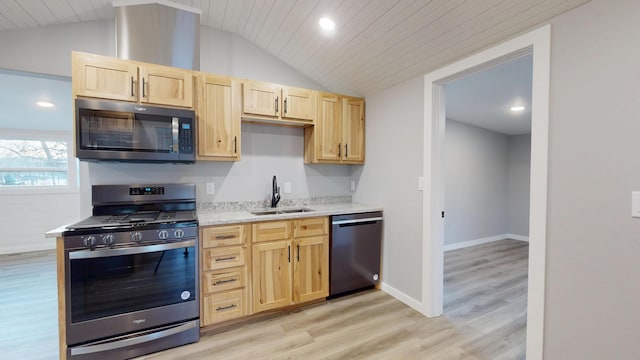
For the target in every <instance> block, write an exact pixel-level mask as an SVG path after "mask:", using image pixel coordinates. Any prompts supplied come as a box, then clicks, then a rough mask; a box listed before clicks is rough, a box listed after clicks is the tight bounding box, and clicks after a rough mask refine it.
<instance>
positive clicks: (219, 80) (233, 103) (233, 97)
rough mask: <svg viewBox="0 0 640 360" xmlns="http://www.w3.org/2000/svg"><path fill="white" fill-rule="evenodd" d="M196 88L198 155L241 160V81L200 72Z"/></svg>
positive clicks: (205, 158) (221, 159)
mask: <svg viewBox="0 0 640 360" xmlns="http://www.w3.org/2000/svg"><path fill="white" fill-rule="evenodd" d="M196 89H197V91H196V93H197V94H198V96H197V105H196V110H197V111H196V112H197V114H198V115H197V116H198V159H199V160H218V161H238V160H240V82H239V81H238V80H235V79H232V78H230V77H226V76H214V75H209V74H201V75H200V76H198V77H197V87H196Z"/></svg>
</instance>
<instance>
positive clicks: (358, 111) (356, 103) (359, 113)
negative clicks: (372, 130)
mask: <svg viewBox="0 0 640 360" xmlns="http://www.w3.org/2000/svg"><path fill="white" fill-rule="evenodd" d="M342 125H343V127H342V139H343V142H344V144H343V152H342V159H343V160H345V161H348V162H358V163H362V162H364V100H362V99H343V103H342Z"/></svg>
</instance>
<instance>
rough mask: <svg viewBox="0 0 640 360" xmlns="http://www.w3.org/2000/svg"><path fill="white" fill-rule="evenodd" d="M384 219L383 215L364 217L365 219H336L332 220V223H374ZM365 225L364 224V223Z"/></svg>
mask: <svg viewBox="0 0 640 360" xmlns="http://www.w3.org/2000/svg"><path fill="white" fill-rule="evenodd" d="M380 220H382V217H381V216H378V217H371V218H364V219H352V220H334V221H332V222H331V225H347V224H348V225H351V226H353V225H358V224H362V223H374V222H376V221H380ZM363 225H364V224H363Z"/></svg>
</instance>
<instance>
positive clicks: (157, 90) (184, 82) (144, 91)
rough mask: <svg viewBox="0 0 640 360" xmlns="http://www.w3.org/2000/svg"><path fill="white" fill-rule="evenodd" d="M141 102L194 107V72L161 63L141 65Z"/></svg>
mask: <svg viewBox="0 0 640 360" xmlns="http://www.w3.org/2000/svg"><path fill="white" fill-rule="evenodd" d="M139 85H140V102H145V103H149V104H159V105H171V106H182V107H188V108H192V107H193V73H192V72H191V71H188V70H181V69H176V68H171V67H168V66H161V65H145V66H143V67H140V84H139Z"/></svg>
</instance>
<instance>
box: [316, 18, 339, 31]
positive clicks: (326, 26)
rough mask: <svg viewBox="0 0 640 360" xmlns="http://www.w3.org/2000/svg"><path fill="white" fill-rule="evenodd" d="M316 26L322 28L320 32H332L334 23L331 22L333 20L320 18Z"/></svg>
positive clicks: (334, 26)
mask: <svg viewBox="0 0 640 360" xmlns="http://www.w3.org/2000/svg"><path fill="white" fill-rule="evenodd" d="M318 24H320V27H321V28H322V30H326V31H333V30H334V29H335V28H336V23H335V22H333V20H331V19H329V18H328V17H323V18H320V20H319V21H318Z"/></svg>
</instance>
